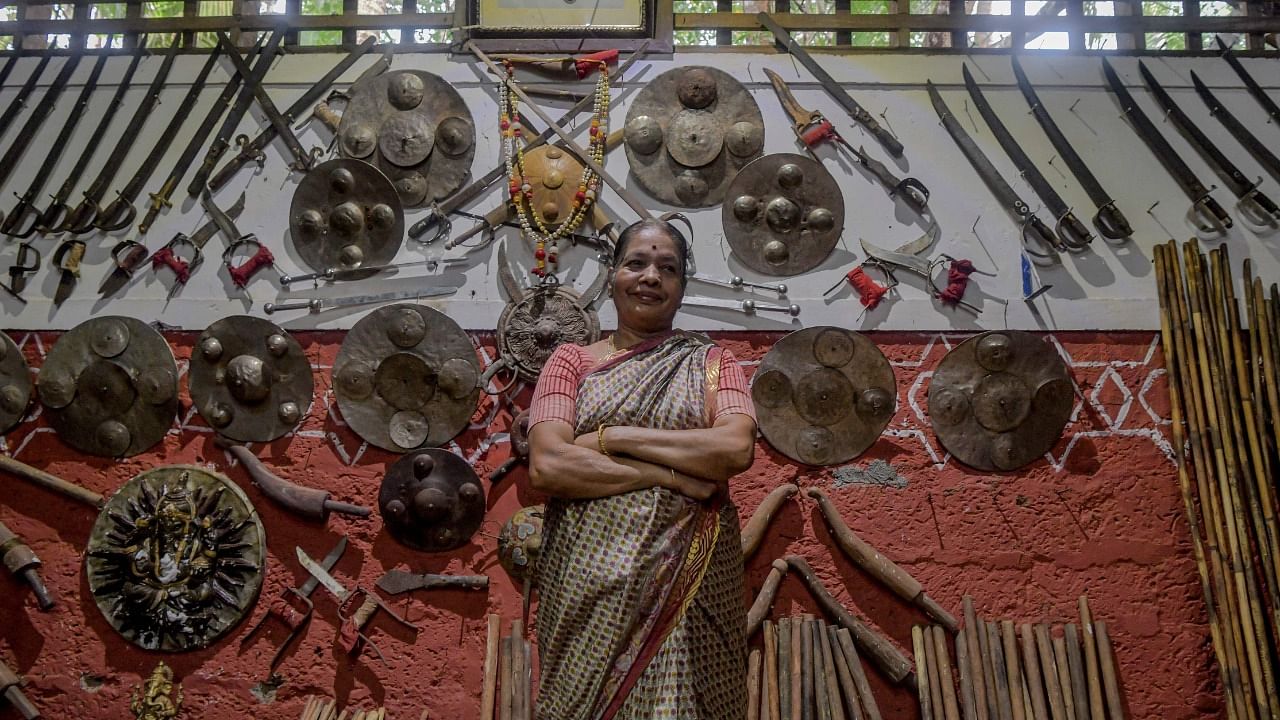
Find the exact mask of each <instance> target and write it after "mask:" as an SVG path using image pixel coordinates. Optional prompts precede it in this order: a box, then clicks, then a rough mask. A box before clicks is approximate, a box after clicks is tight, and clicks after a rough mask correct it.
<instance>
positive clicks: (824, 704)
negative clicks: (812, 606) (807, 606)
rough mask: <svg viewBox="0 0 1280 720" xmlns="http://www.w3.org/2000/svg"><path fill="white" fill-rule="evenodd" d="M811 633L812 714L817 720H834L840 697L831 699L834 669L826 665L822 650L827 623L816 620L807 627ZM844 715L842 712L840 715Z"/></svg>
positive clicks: (825, 657) (819, 619)
mask: <svg viewBox="0 0 1280 720" xmlns="http://www.w3.org/2000/svg"><path fill="white" fill-rule="evenodd" d="M809 629H810V631H811V632H812V633H813V698H814V700H813V702H814V706H815V709H816V712H815V713H814V714H815V715H816V716H817V718H818V720H835V710H836V709H839V707H840V696H839V694H837V695H836V697H834V698H833V697H831V690H832V688H833V683H834V681H835V679H836V677H835V675H834V674H833V670H834V668H832V667H831V666H830V665H828V664H827V656H826V653H825V652H824V650H823V648H822V639H823V638H824V637H826V634H827V623H826V622H824V621H823V620H822V618H818V619H817V620H814V621H813V624H812V625H810V626H809ZM840 714H841V715H842V716H843V715H844V711H843V710H841V713H840Z"/></svg>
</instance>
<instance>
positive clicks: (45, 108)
mask: <svg viewBox="0 0 1280 720" xmlns="http://www.w3.org/2000/svg"><path fill="white" fill-rule="evenodd" d="M79 64H80V56H79V55H72V56H71V57H69V58H67V60H66V62H64V63H62V68H61V69H60V70H59V71H58V75H57V77H55V78H54V79H53V84H51V85H50V86H49V89H48V90H45V92H44V95H43V96H41V98H40V102H39V103H36V106H35V109H33V110H32V111H31V114H30V115H28V116H27V120H26V122H24V123H23V124H22V129H21V130H19V131H18V136H17V137H15V138H14V139H13V142H12V143H10V144H9V149H8V150H6V151H5V153H4V157H0V187H3V186H4V183H5V181H6V180H8V179H9V174H10V173H12V172H13V170H14V168H16V167H18V164H19V163H20V162H21V161H22V156H23V155H24V154H25V153H26V152H27V148H28V147H30V145H31V142H32V141H33V140H35V139H36V133H38V132H40V126H41V125H43V124H44V121H45V118H47V117H49V115H51V114H52V113H53V108H54V106H55V105H56V104H57V103H58V96H59V95H61V94H62V89H63V88H64V87H66V86H67V81H69V80H70V79H71V74H72V73H74V72H75V71H76V66H77V65H79ZM58 149H59V148H57V147H54V148H52V150H53V151H54V152H56V151H57V150H58ZM47 162H49V160H48V159H46V163H47ZM55 162H56V156H55Z"/></svg>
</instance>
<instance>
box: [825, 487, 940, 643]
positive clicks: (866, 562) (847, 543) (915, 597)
mask: <svg viewBox="0 0 1280 720" xmlns="http://www.w3.org/2000/svg"><path fill="white" fill-rule="evenodd" d="M805 494H807V495H808V496H809V497H811V498H813V499H815V500H817V501H818V509H819V510H821V511H822V517H823V518H824V519H825V520H826V521H827V527H828V528H829V529H830V530H831V537H832V538H833V539H834V540H835V541H836V546H837V547H839V548H840V550H841V551H842V552H844V554H845V555H846V556H848V558H849V559H850V560H852V561H853V564H854V565H857V566H858V567H859V568H861V569H862V571H863V572H865V573H867V574H868V575H870V576H872V577H874V578H875V579H877V580H879V581H880V582H881V583H883V584H884V585H885V587H888V588H889V589H890V590H892V591H893V592H894V593H895V594H897V596H898V597H900V598H902V599H903V600H906V601H907V602H909V603H911V604H912V605H915V606H916V607H918V608H920V609H921V610H922V611H924V613H925V614H926V615H928V616H929V617H931V618H933V619H934V620H936V621H938V622H940V623H942V624H943V626H945V627H946V628H947V630H948V631H949V632H953V633H954V632H958V631H959V630H960V623H959V621H957V620H956V618H955V616H954V615H952V614H951V613H949V612H947V611H946V609H945V608H943V607H942V606H941V605H939V604H938V603H937V602H936V601H935V600H934V599H933V598H931V597H929V595H928V594H926V593H925V591H924V586H922V585H921V584H920V582H919V581H917V580H916V579H915V578H914V577H912V576H911V574H910V573H908V572H907V571H906V570H903V569H902V568H900V567H898V566H897V565H896V564H895V563H894V562H893V561H892V560H890V559H889V558H887V557H885V556H884V555H882V554H881V553H880V551H879V550H876V549H875V548H873V547H871V545H869V544H867V543H866V542H865V541H864V540H863V539H862V538H860V537H858V535H857V533H855V532H853V530H852V529H850V528H849V525H848V524H847V523H846V522H845V521H844V518H843V517H841V516H840V511H839V510H838V509H836V506H835V503H833V502H831V498H830V497H828V496H827V494H826V493H825V492H823V491H822V489H821V488H816V487H811V488H809V489H807V490H805Z"/></svg>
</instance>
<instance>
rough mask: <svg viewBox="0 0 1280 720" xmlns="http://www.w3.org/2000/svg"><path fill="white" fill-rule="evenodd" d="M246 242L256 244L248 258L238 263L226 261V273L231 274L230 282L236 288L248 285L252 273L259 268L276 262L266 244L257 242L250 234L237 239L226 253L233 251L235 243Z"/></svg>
mask: <svg viewBox="0 0 1280 720" xmlns="http://www.w3.org/2000/svg"><path fill="white" fill-rule="evenodd" d="M247 243H255V244H257V246H258V249H257V251H256V252H254V253H253V255H252V256H250V257H249V259H248V260H245V261H244V262H242V263H240V264H239V265H232V264H231V263H230V262H228V263H227V274H228V275H230V276H231V282H233V283H235V285H236V287H238V288H243V287H244V286H246V285H248V284H249V281H250V280H252V279H253V276H254V275H257V274H258V272H259V271H261V270H264V269H266V268H269V267H271V266H273V265H275V262H276V258H275V256H274V255H272V254H271V250H270V249H268V248H267V246H266V245H263V244H262V243H259V242H258V241H257V239H256V238H252V236H245V237H243V238H240V239H239V240H237V241H236V242H235V243H234V244H232V245H231V246H229V247H228V248H227V250H228V253H227V254H228V255H229V254H230V252H231V251H234V250H235V248H236V246H237V245H243V244H247Z"/></svg>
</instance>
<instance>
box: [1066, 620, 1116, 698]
mask: <svg viewBox="0 0 1280 720" xmlns="http://www.w3.org/2000/svg"><path fill="white" fill-rule="evenodd" d="M1062 643H1063V645H1065V646H1066V651H1067V674H1068V675H1069V676H1070V677H1071V706H1072V707H1074V708H1075V710H1076V718H1077V720H1093V718H1092V716H1091V715H1090V714H1089V683H1088V681H1086V680H1085V679H1084V658H1083V657H1081V655H1080V636H1079V635H1078V634H1076V626H1075V623H1067V624H1066V625H1065V626H1063V628H1062ZM1099 720H1106V719H1105V718H1099Z"/></svg>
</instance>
